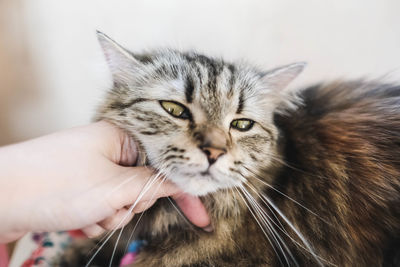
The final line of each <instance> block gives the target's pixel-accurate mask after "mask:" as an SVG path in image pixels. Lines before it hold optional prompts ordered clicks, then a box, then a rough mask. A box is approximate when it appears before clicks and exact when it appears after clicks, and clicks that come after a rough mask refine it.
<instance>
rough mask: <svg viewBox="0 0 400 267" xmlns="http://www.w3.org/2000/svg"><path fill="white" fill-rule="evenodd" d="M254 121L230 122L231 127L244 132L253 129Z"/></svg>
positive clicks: (239, 120)
mask: <svg viewBox="0 0 400 267" xmlns="http://www.w3.org/2000/svg"><path fill="white" fill-rule="evenodd" d="M253 124H254V121H252V120H249V119H238V120H233V121H232V122H231V127H232V128H235V129H237V130H239V131H242V132H245V131H248V130H250V129H251V127H253Z"/></svg>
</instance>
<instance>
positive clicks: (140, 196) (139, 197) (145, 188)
mask: <svg viewBox="0 0 400 267" xmlns="http://www.w3.org/2000/svg"><path fill="white" fill-rule="evenodd" d="M157 179H158V177H151V178H150V179H149V180H148V181H147V182H146V184H145V185H144V187H143V189H142V191H141V192H140V193H139V196H138V198H137V199H136V201H135V202H134V203H133V204H132V205H131V207H130V208H129V210H128V213H127V214H126V215H125V216H124V218H122V220H121V222H120V223H119V224H118V225H117V226H116V227H115V229H114V230H112V231H111V233H110V234H108V236H107V238H106V239H105V240H104V241H103V244H102V245H101V246H100V247H99V248H98V249H97V250H96V252H95V253H94V254H93V255H92V257H91V258H90V259H89V261H88V262H87V264H86V265H85V267H88V266H89V265H90V263H91V262H92V261H93V259H94V258H95V257H96V256H97V254H98V253H99V252H100V250H101V249H102V248H103V247H104V246H105V244H106V243H107V242H108V240H109V239H110V238H111V237H112V236H113V235H114V233H115V232H116V231H117V229H118V228H119V227H120V226H121V225H122V224H123V223H124V222H125V220H126V219H127V218H128V216H129V214H130V213H132V211H133V209H134V208H135V207H136V205H137V204H138V203H139V201H140V200H141V199H142V198H143V196H144V195H145V194H146V193H147V191H148V190H149V189H150V188H151V186H152V185H153V184H154V183H155V182H156V180H157Z"/></svg>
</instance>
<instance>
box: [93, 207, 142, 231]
mask: <svg viewBox="0 0 400 267" xmlns="http://www.w3.org/2000/svg"><path fill="white" fill-rule="evenodd" d="M134 215H135V214H134V213H133V212H129V210H128V209H126V208H122V209H120V210H118V211H117V212H116V213H115V214H114V215H113V216H111V217H108V218H107V219H105V220H103V221H101V222H99V223H98V225H100V226H101V227H103V228H104V229H107V230H114V229H117V228H121V227H123V226H125V225H127V224H128V223H129V222H130V221H131V220H132V218H133V216H134Z"/></svg>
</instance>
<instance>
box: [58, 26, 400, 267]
mask: <svg viewBox="0 0 400 267" xmlns="http://www.w3.org/2000/svg"><path fill="white" fill-rule="evenodd" d="M98 39H99V42H100V44H101V47H102V49H103V51H104V54H105V57H106V60H107V63H108V65H109V68H110V70H111V73H112V78H113V88H112V89H111V91H110V92H109V93H108V95H107V96H106V98H105V101H104V103H103V104H102V105H101V107H100V109H99V111H98V113H97V117H96V119H97V120H107V121H109V122H111V123H113V124H115V125H116V126H118V127H120V128H122V129H124V130H125V131H127V132H128V133H129V134H130V135H131V136H132V138H133V139H134V140H135V141H136V142H137V143H138V145H139V147H140V151H141V158H142V161H143V162H145V164H148V165H149V166H151V167H152V168H155V169H156V170H158V171H159V172H160V173H162V174H164V175H165V176H166V177H168V179H170V180H171V181H172V182H174V183H176V184H177V185H178V186H179V187H180V188H182V190H184V191H186V192H188V193H190V194H193V195H197V196H201V199H202V201H203V203H204V205H205V207H206V209H207V211H208V213H209V215H210V218H211V221H212V227H213V231H212V232H206V231H203V230H202V229H198V228H196V227H195V226H193V225H191V224H190V223H189V222H188V220H186V219H185V217H184V216H183V215H182V214H181V213H180V212H179V210H177V208H176V207H175V206H174V203H173V202H171V200H170V199H166V198H164V199H159V200H158V201H157V202H156V204H155V205H154V206H153V207H151V208H150V209H149V210H148V211H146V212H144V213H143V214H142V216H139V215H136V216H135V217H134V220H133V221H132V222H131V223H130V224H129V225H128V227H127V230H125V231H124V233H123V235H122V238H121V239H120V240H119V242H118V244H116V256H115V257H114V259H113V264H117V262H118V260H119V258H120V257H121V256H122V255H123V253H124V250H125V247H126V244H127V242H129V240H131V239H140V240H146V242H147V244H146V246H144V247H143V248H142V250H141V251H140V253H139V254H138V257H137V259H136V260H135V262H134V264H133V265H132V266H135V267H141V266H146V267H149V266H168V267H169V266H182V267H183V266H187V267H189V266H190V267H195V266H196V267H200V266H400V86H398V85H392V84H389V83H382V82H377V81H363V80H359V81H347V82H340V81H338V82H331V83H327V84H318V85H315V86H312V87H308V88H300V89H292V88H290V87H288V84H289V83H290V82H291V81H292V80H293V79H295V78H296V77H297V76H298V75H299V74H300V73H301V71H302V70H303V68H304V67H305V63H294V64H290V65H287V66H283V67H279V68H276V69H273V70H270V71H266V72H263V71H260V70H258V69H257V68H255V67H252V66H250V65H248V64H245V63H240V64H239V63H237V64H233V63H228V62H225V61H223V60H222V59H216V58H211V57H207V56H204V55H201V54H198V53H195V52H186V53H184V52H178V51H174V50H159V51H153V52H150V53H143V54H133V53H131V52H129V51H128V50H126V49H125V48H123V47H122V46H120V45H119V44H117V43H116V42H115V41H113V40H112V39H110V38H109V37H107V36H106V35H105V34H103V33H100V32H99V33H98ZM133 230H134V231H133ZM132 231H133V236H131V232H132ZM114 236H116V235H114ZM112 239H114V241H116V240H115V239H117V238H115V237H113V238H112ZM97 241H98V240H89V241H84V242H83V243H80V244H74V245H72V246H71V247H70V248H69V249H68V250H67V252H66V253H65V255H64V256H63V258H62V264H60V265H61V266H81V265H85V264H88V263H89V258H90V257H88V256H87V254H88V252H89V251H91V250H92V253H91V254H93V248H94V247H95V246H96V243H97ZM114 244H115V243H113V242H107V243H106V245H105V247H103V248H102V249H101V250H98V251H99V253H98V254H97V255H96V256H95V257H93V259H92V260H91V261H90V264H89V265H93V266H108V265H109V264H110V261H111V254H112V251H113V248H114Z"/></svg>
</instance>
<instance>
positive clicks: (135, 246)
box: [119, 240, 145, 267]
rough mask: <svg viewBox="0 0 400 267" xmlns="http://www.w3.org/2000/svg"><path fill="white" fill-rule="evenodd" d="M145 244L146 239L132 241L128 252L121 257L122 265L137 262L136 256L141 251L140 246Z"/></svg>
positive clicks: (121, 266)
mask: <svg viewBox="0 0 400 267" xmlns="http://www.w3.org/2000/svg"><path fill="white" fill-rule="evenodd" d="M143 245H145V241H143V240H135V241H133V242H132V243H130V245H129V248H128V252H127V253H126V254H125V256H124V257H123V258H122V259H121V263H120V265H119V266H120V267H123V266H127V265H129V264H132V263H134V262H135V259H136V256H137V254H138V253H139V251H140V248H141V247H142V246H143Z"/></svg>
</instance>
